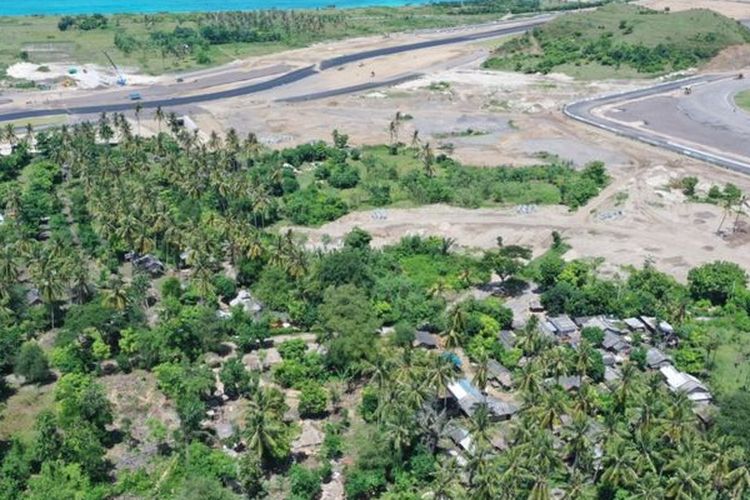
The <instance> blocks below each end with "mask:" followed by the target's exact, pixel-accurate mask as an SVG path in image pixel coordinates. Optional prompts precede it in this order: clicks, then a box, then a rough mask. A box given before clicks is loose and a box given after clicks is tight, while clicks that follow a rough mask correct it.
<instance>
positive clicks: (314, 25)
mask: <svg viewBox="0 0 750 500" xmlns="http://www.w3.org/2000/svg"><path fill="white" fill-rule="evenodd" d="M584 3H587V4H588V2H584ZM599 3H601V2H599V1H596V2H593V3H592V5H598V4H599ZM578 6H579V4H578V3H576V4H570V3H567V2H563V1H561V0H475V1H470V2H446V3H435V4H426V5H418V6H403V7H368V8H359V9H344V10H337V9H334V8H328V9H318V10H300V11H285V10H267V11H249V12H226V13H190V14H178V13H159V14H147V15H138V14H122V15H113V16H101V15H91V16H64V17H62V18H56V17H51V16H46V17H45V16H33V17H4V18H0V70H2V68H4V67H7V66H9V65H11V64H13V63H14V62H18V61H20V60H30V61H31V62H35V63H39V64H44V63H47V62H56V61H59V60H73V61H76V62H78V63H79V64H84V63H98V64H101V65H103V66H108V65H109V63H108V62H107V60H106V58H105V56H104V54H103V51H107V52H108V53H109V54H110V55H111V56H112V57H113V58H114V59H115V61H116V62H117V63H118V64H119V65H121V66H128V67H139V68H140V69H141V70H142V71H144V72H148V73H152V74H158V73H163V72H166V71H176V70H184V69H189V68H194V67H205V66H206V65H209V64H221V63H226V62H229V61H232V60H234V59H237V58H240V57H247V56H254V55H261V54H268V53H271V52H277V51H281V50H285V49H289V48H298V47H302V46H306V45H309V44H311V43H314V42H319V41H323V40H338V39H341V38H346V37H352V36H363V35H381V34H383V33H389V32H395V31H409V30H415V29H425V28H442V27H449V26H458V25H465V24H472V23H482V22H487V21H494V20H496V19H497V18H498V16H500V15H504V14H507V13H524V12H535V11H543V10H557V9H570V8H577V7H578ZM1 74H2V72H1V71H0V75H1Z"/></svg>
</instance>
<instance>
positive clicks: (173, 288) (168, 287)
mask: <svg viewBox="0 0 750 500" xmlns="http://www.w3.org/2000/svg"><path fill="white" fill-rule="evenodd" d="M161 295H162V297H165V298H166V297H173V298H175V299H179V298H180V297H181V296H182V284H181V283H180V280H179V278H175V277H174V276H170V277H168V278H166V279H165V280H164V282H163V283H162V284H161Z"/></svg>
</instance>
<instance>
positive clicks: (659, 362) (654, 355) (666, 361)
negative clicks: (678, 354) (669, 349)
mask: <svg viewBox="0 0 750 500" xmlns="http://www.w3.org/2000/svg"><path fill="white" fill-rule="evenodd" d="M671 364H672V360H671V359H670V358H669V356H667V355H666V354H664V353H663V352H661V351H660V350H659V349H657V348H655V347H651V348H649V350H648V351H646V366H648V367H649V368H651V369H652V370H658V369H659V368H661V367H662V366H667V365H671Z"/></svg>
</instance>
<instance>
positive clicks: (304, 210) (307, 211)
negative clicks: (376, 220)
mask: <svg viewBox="0 0 750 500" xmlns="http://www.w3.org/2000/svg"><path fill="white" fill-rule="evenodd" d="M348 211H349V208H348V207H347V205H346V203H345V202H344V200H342V199H341V198H340V197H339V196H337V195H335V194H331V193H326V192H323V191H320V190H318V189H317V188H316V187H315V186H310V187H308V188H306V189H303V190H300V191H297V192H295V193H292V194H291V195H289V196H287V198H286V207H285V212H286V215H287V217H289V219H290V220H291V221H292V222H293V223H295V224H301V225H305V226H314V225H318V224H322V223H324V222H329V221H332V220H335V219H338V218H339V217H341V216H343V215H345V214H346V213H347V212H348Z"/></svg>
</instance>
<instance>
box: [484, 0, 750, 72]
mask: <svg viewBox="0 0 750 500" xmlns="http://www.w3.org/2000/svg"><path fill="white" fill-rule="evenodd" d="M748 40H750V32H749V31H748V30H747V29H746V28H745V27H744V26H742V25H741V24H739V23H737V22H736V21H734V20H732V19H729V18H727V17H724V16H722V15H720V14H717V13H716V12H713V11H709V10H690V11H685V12H674V13H671V12H664V11H662V12H659V11H654V10H650V9H645V8H641V7H637V6H633V5H608V6H605V7H602V8H599V9H597V10H596V11H595V12H586V13H576V14H568V15H565V16H561V17H560V18H558V19H556V20H554V21H552V22H550V23H548V24H547V25H545V26H543V27H540V28H538V29H536V30H534V31H533V32H531V33H529V34H527V35H525V36H522V37H519V38H517V39H514V40H511V41H508V42H505V43H504V44H503V45H501V46H500V47H499V48H498V49H497V50H496V51H495V53H494V54H493V56H492V57H491V58H489V59H488V60H487V61H486V63H485V67H487V68H490V69H510V70H515V71H523V72H543V73H547V72H551V71H560V72H564V73H566V74H569V75H572V76H575V77H577V78H582V79H600V78H607V77H617V78H632V77H634V76H638V75H641V76H653V75H658V74H663V73H668V72H671V71H677V70H684V69H687V68H690V67H694V66H697V65H699V64H701V63H704V62H706V61H708V60H709V59H711V58H712V57H714V56H716V55H717V54H718V53H719V52H720V51H721V50H723V49H725V48H727V47H730V46H733V45H740V44H744V43H746V42H747V41H748Z"/></svg>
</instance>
